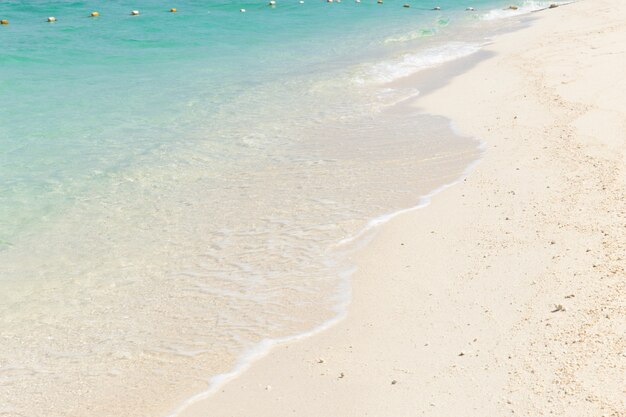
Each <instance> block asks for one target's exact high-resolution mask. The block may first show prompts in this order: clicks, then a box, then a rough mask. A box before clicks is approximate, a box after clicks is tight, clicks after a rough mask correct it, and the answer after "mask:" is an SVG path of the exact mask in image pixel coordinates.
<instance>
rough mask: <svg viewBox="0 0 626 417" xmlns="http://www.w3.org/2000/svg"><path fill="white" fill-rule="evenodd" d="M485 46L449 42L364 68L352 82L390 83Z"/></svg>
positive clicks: (469, 53) (462, 56)
mask: <svg viewBox="0 0 626 417" xmlns="http://www.w3.org/2000/svg"><path fill="white" fill-rule="evenodd" d="M485 45H486V44H485V43H482V44H478V43H466V42H450V43H446V44H444V45H441V46H437V47H434V48H429V49H425V50H422V51H420V52H418V53H407V54H404V55H402V56H400V57H399V58H397V59H393V60H388V61H383V62H379V63H376V64H373V65H370V66H368V67H366V68H365V69H364V70H363V71H361V74H359V75H357V76H356V77H354V81H355V82H356V83H359V84H366V83H376V84H386V83H390V82H392V81H396V80H398V79H400V78H404V77H408V76H409V75H413V74H416V73H418V72H419V71H422V70H425V69H428V68H434V67H437V66H439V65H442V64H445V63H447V62H450V61H454V60H457V59H459V58H464V57H466V56H469V55H472V54H475V53H476V52H478V51H480V50H481V49H482V48H483V46H485Z"/></svg>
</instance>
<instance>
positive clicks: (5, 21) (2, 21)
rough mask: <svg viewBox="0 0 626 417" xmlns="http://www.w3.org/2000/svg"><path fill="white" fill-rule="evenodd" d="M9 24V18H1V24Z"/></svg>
mask: <svg viewBox="0 0 626 417" xmlns="http://www.w3.org/2000/svg"><path fill="white" fill-rule="evenodd" d="M8 24H9V21H8V20H6V19H2V20H0V25H8Z"/></svg>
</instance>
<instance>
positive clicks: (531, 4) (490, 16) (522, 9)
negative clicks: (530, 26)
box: [480, 0, 574, 20]
mask: <svg viewBox="0 0 626 417" xmlns="http://www.w3.org/2000/svg"><path fill="white" fill-rule="evenodd" d="M570 3H574V1H537V0H528V1H524V2H522V4H521V5H519V6H518V7H517V9H511V8H506V9H493V10H490V11H489V12H487V13H485V14H483V15H482V16H480V19H481V20H497V19H506V18H509V17H514V16H519V15H524V14H528V13H532V12H537V11H539V10H544V9H547V8H549V7H550V5H553V4H556V5H558V6H563V5H565V4H570Z"/></svg>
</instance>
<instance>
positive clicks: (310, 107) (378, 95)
mask: <svg viewBox="0 0 626 417" xmlns="http://www.w3.org/2000/svg"><path fill="white" fill-rule="evenodd" d="M409 3H410V5H411V7H410V8H404V7H402V4H403V2H401V1H396V0H385V2H384V4H382V5H379V4H376V2H375V1H371V0H367V1H366V0H362V2H361V3H355V2H352V1H348V0H343V1H342V2H339V3H338V2H336V0H335V2H333V3H326V2H324V1H321V0H305V2H304V3H303V4H301V3H299V2H298V1H297V0H290V1H284V0H278V1H277V5H276V7H269V6H268V5H267V4H266V2H263V1H259V2H251V1H247V2H246V1H242V2H237V1H197V0H196V1H189V0H188V1H185V2H184V3H182V4H179V3H178V2H175V1H173V2H166V1H161V0H158V1H157V0H143V1H141V2H136V3H132V2H128V1H122V0H115V1H107V2H106V3H103V2H99V1H58V0H57V1H52V0H33V1H16V0H5V1H3V2H1V3H0V19H8V20H9V21H10V23H9V25H3V26H0V95H1V96H2V100H0V294H2V297H0V314H1V315H0V326H1V327H0V385H1V386H2V387H3V388H4V389H3V390H0V414H2V415H4V414H6V415H16V416H17V415H29V416H47V417H53V416H78V415H86V414H85V412H86V411H85V410H91V411H90V412H89V414H88V415H92V416H93V415H98V416H100V415H102V416H105V415H106V416H108V415H126V416H135V415H136V416H142V415H157V414H158V412H164V411H167V408H168V407H170V408H172V407H174V406H175V405H176V403H177V402H180V401H181V399H184V398H185V396H187V395H190V394H191V393H193V392H196V391H198V390H202V389H205V388H206V383H205V382H204V379H203V378H209V377H210V376H211V375H215V374H218V373H223V372H227V371H229V370H230V369H232V367H233V366H234V363H235V361H236V359H237V357H238V356H239V355H241V353H242V352H244V351H246V350H249V349H252V348H253V347H254V346H255V345H256V344H257V343H258V342H259V341H261V340H263V339H266V338H275V337H285V336H289V335H292V334H295V333H298V332H302V331H306V330H308V329H310V328H312V327H315V326H316V325H319V324H320V323H321V322H323V321H325V320H329V319H331V318H332V317H334V316H336V314H337V311H338V310H337V306H338V305H340V304H341V302H342V301H344V300H345V299H346V298H347V296H348V294H347V292H346V289H345V285H346V283H345V279H343V278H342V277H343V276H345V274H343V275H342V272H345V271H346V270H347V269H349V265H347V264H346V263H345V260H344V258H343V257H342V249H341V248H338V245H337V243H338V242H340V241H341V240H342V239H346V238H348V237H350V236H354V235H356V234H357V233H358V232H359V230H362V229H363V227H365V226H366V225H367V223H368V221H369V220H370V219H372V218H375V217H377V216H381V215H384V214H388V213H391V212H394V211H397V210H400V209H404V208H407V207H411V206H414V205H415V204H417V203H418V202H419V199H420V196H421V195H425V194H427V193H428V192H430V191H432V190H433V189H435V188H437V187H439V186H442V185H444V184H446V183H450V182H452V181H454V180H455V179H456V178H458V176H459V175H460V174H461V173H462V172H463V170H464V169H465V168H466V166H467V164H468V163H470V162H472V161H473V160H475V159H476V157H477V156H478V154H479V152H478V150H477V149H476V143H475V142H473V141H470V140H461V139H460V138H458V137H457V136H456V135H455V134H454V132H452V131H451V130H450V128H449V126H448V121H447V120H445V119H442V118H438V117H435V116H428V115H421V114H418V113H416V112H415V111H410V110H406V109H404V110H402V111H393V110H392V109H395V108H397V104H398V103H401V102H402V101H403V100H406V99H408V98H410V97H414V96H416V95H418V94H419V91H418V90H417V89H412V88H406V87H402V88H400V87H397V86H395V85H394V84H393V82H394V81H395V80H397V79H399V78H401V77H403V76H407V75H410V74H412V73H414V72H417V71H419V70H420V69H423V68H428V67H433V66H436V65H438V64H441V63H443V62H446V61H448V60H451V59H453V58H455V57H461V56H466V55H469V54H472V53H474V52H476V51H477V50H479V49H480V47H481V45H482V44H484V42H485V39H486V37H487V36H488V33H489V32H488V29H493V27H496V26H497V27H500V26H502V25H506V24H503V23H500V24H499V26H498V25H496V24H494V23H493V22H494V20H493V19H495V18H497V17H500V16H501V15H502V16H507V15H509V14H510V15H513V14H515V13H520V12H521V11H526V10H527V9H531V8H536V7H540V6H541V4H540V3H538V2H532V3H531V2H511V1H501V0H476V1H469V0H463V1H456V0H455V1H453V0H444V1H437V2H435V1H430V0H429V1H423V0H419V1H410V2H409ZM514 3H517V4H519V5H520V6H523V7H522V9H520V10H519V11H516V12H513V11H507V12H504V11H502V9H503V8H504V7H505V6H508V5H509V4H514ZM436 5H437V6H440V7H441V11H433V10H431V9H432V8H433V7H434V6H436ZM470 6H471V7H474V8H475V9H476V11H471V12H468V11H466V10H465V9H466V8H467V7H470ZM171 7H176V8H177V9H178V12H176V13H169V12H168V10H169V9H170V8H171ZM242 8H244V9H246V12H245V13H242V12H240V9H242ZM133 9H137V10H139V11H140V15H139V16H131V15H130V11H131V10H133ZM95 10H97V11H98V12H99V13H100V16H99V17H96V18H91V17H88V16H89V14H90V13H91V12H92V11H95ZM49 16H54V17H56V18H57V21H56V22H54V23H48V22H46V19H47V18H48V17H49ZM394 106H396V107H394ZM25 346H27V348H25ZM155 381H159V382H158V383H155ZM148 387H150V388H148ZM157 387H159V388H157ZM173 387H175V388H173ZM79 394H80V395H81V398H82V401H81V402H80V404H77V403H76V402H75V401H71V399H72V398H74V397H75V396H76V395H79ZM111 398H115V399H116V401H115V402H114V403H112V402H111V401H110V400H111ZM69 404H71V405H69ZM3 413H4V414H3ZM155 413H157V414H155Z"/></svg>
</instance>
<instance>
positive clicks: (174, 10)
mask: <svg viewBox="0 0 626 417" xmlns="http://www.w3.org/2000/svg"><path fill="white" fill-rule="evenodd" d="M177 11H178V10H176V7H172V8H171V9H170V13H176V12H177Z"/></svg>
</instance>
